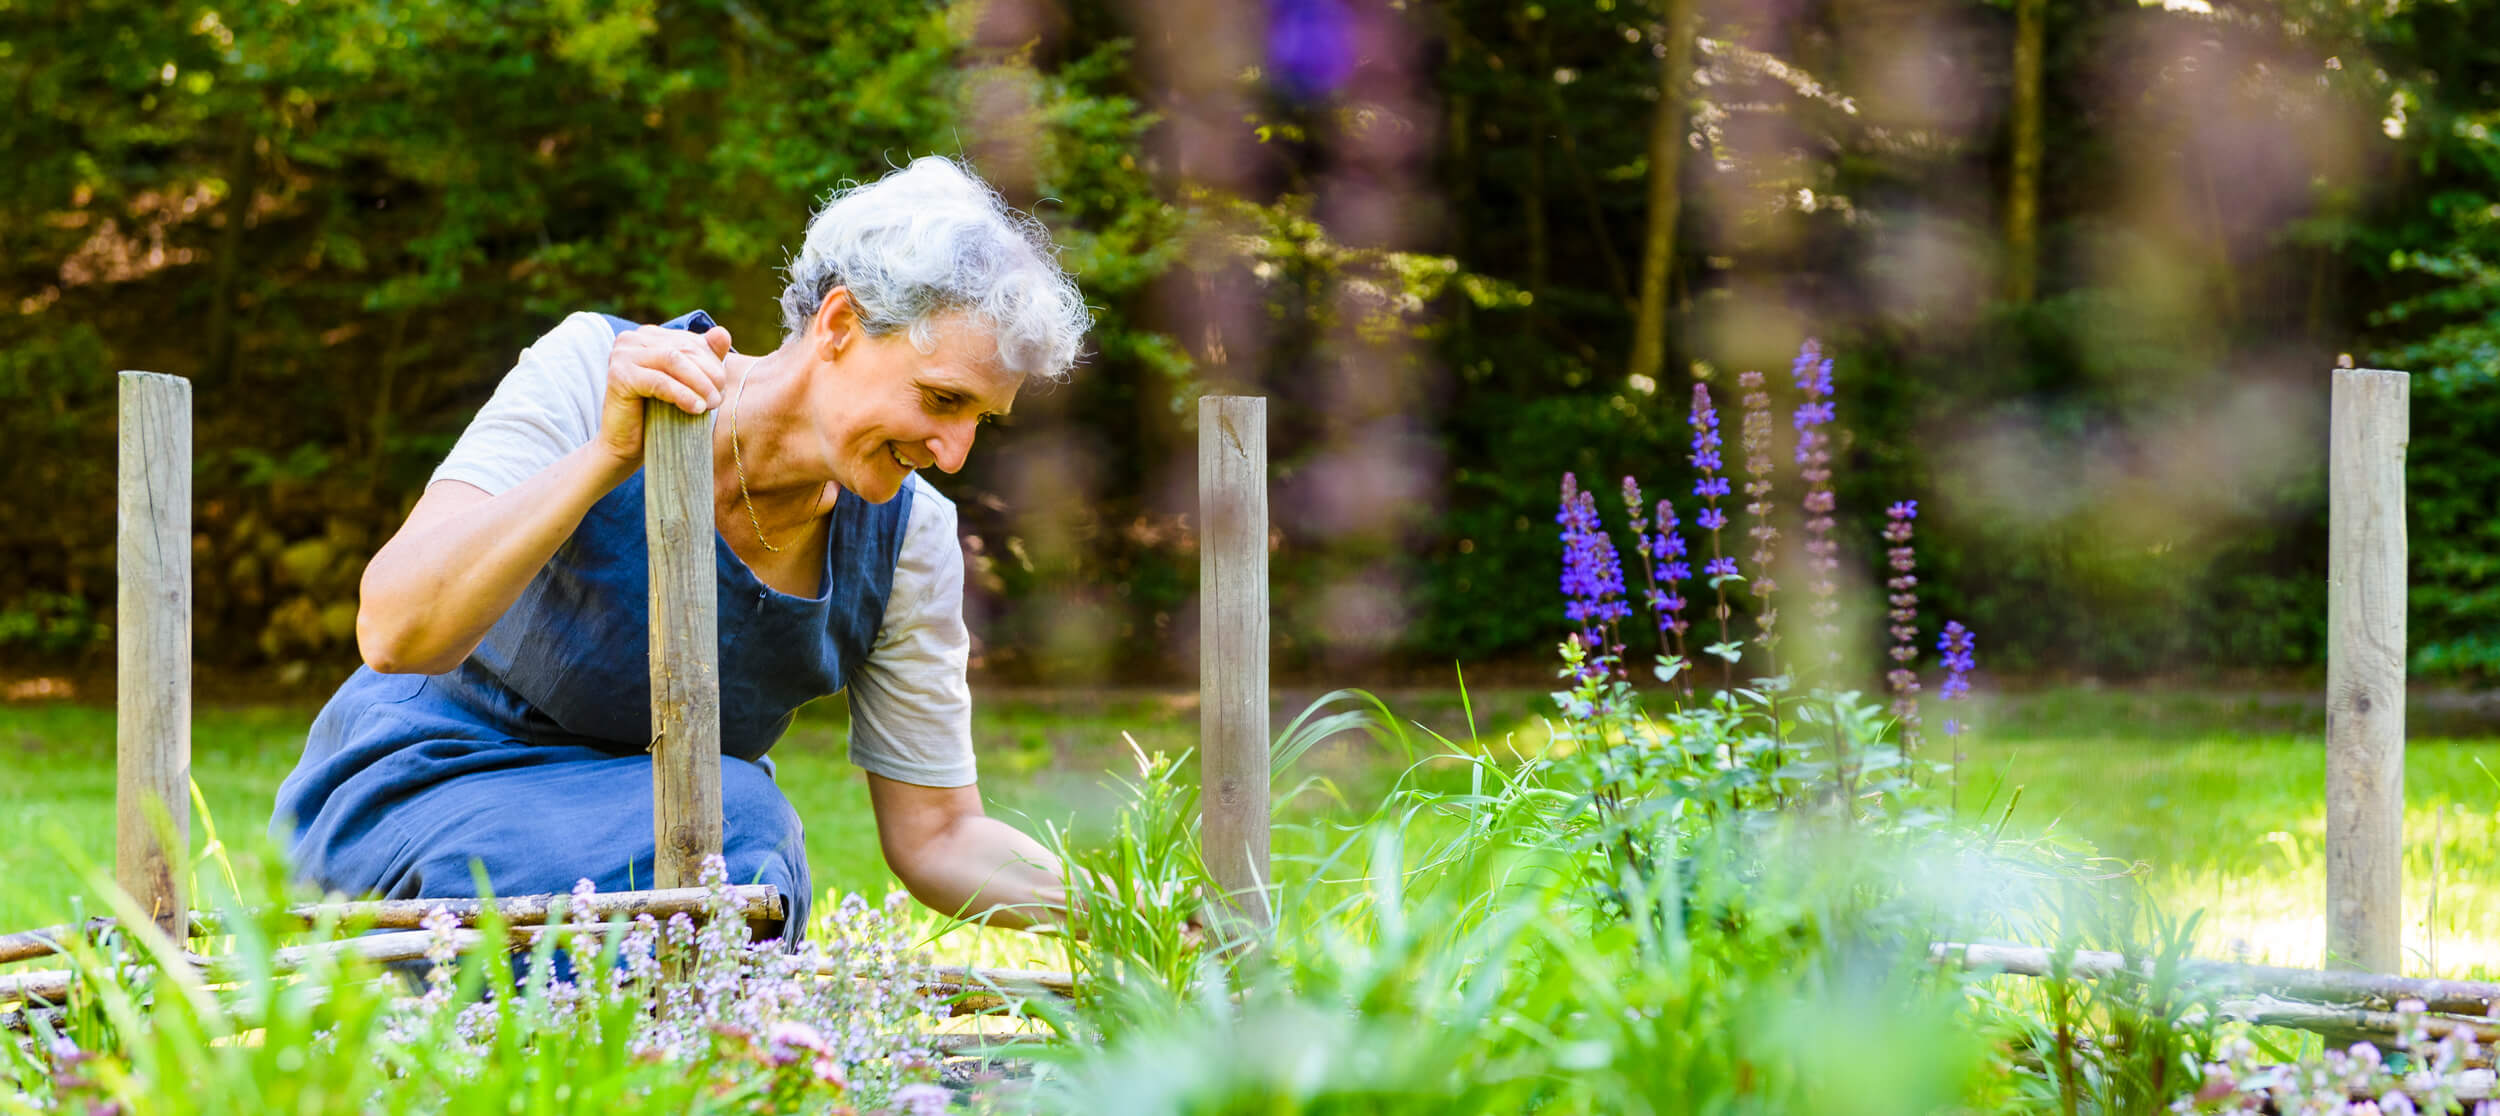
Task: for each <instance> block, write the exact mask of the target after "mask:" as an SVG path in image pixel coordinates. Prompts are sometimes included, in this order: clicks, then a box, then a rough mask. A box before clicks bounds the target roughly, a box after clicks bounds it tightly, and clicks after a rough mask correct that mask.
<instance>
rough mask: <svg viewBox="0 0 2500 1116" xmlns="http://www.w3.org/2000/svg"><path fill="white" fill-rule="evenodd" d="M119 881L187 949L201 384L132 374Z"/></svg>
mask: <svg viewBox="0 0 2500 1116" xmlns="http://www.w3.org/2000/svg"><path fill="white" fill-rule="evenodd" d="M115 511H116V519H117V523H116V532H115V533H116V542H117V545H118V547H119V550H120V557H119V565H120V587H119V593H118V595H117V599H116V607H115V613H114V619H113V627H114V630H115V633H116V637H117V640H116V642H117V645H118V646H117V660H116V675H115V688H116V690H117V692H118V695H119V700H120V706H121V708H120V719H119V722H118V727H117V730H116V732H115V738H116V739H115V748H114V750H115V760H114V762H115V771H116V774H115V778H114V794H113V806H114V842H113V879H114V882H116V883H118V884H120V885H121V889H122V890H123V891H125V892H128V893H129V894H130V897H131V898H132V899H134V900H137V901H138V904H139V906H140V908H141V909H143V910H145V911H147V912H148V914H149V917H150V918H152V919H154V920H155V921H156V923H157V925H159V926H161V927H164V929H165V931H166V933H168V934H170V935H172V936H173V939H174V940H175V941H177V942H179V941H181V940H182V939H183V936H184V934H185V932H186V931H187V929H188V928H187V927H186V926H184V925H183V923H184V921H185V919H186V916H187V914H188V912H189V910H190V905H189V897H188V896H186V895H185V894H184V891H185V889H186V887H187V886H188V884H189V879H188V875H189V873H188V872H187V871H185V869H186V867H187V864H186V862H187V861H188V860H189V859H190V854H191V382H190V381H189V380H185V379H182V378H181V377H178V376H165V375H159V374H157V373H154V372H124V373H122V374H121V474H120V492H119V493H118V496H117V502H116V505H115Z"/></svg>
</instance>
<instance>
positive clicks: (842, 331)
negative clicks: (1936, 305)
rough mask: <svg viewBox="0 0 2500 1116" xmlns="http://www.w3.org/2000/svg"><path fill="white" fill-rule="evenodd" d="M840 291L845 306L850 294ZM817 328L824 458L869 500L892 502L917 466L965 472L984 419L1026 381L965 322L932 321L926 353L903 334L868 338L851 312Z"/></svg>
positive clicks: (820, 321) (838, 478) (840, 479)
mask: <svg viewBox="0 0 2500 1116" xmlns="http://www.w3.org/2000/svg"><path fill="white" fill-rule="evenodd" d="M836 297H837V298H839V299H841V300H842V301H843V302H844V303H845V304H846V306H847V302H848V298H847V292H837V295H836ZM833 301H835V300H834V299H828V300H827V302H828V303H829V304H830V303H832V302H833ZM816 325H817V326H819V327H823V328H819V329H811V330H810V331H809V332H810V340H811V341H812V342H814V354H813V355H815V356H816V357H817V358H818V360H819V361H820V362H822V364H823V365H824V367H821V368H820V369H819V374H818V375H817V376H816V377H814V380H815V389H814V390H813V391H812V392H811V395H812V397H813V402H814V409H815V413H816V414H817V415H818V416H819V419H818V421H817V423H816V431H817V434H818V436H819V437H820V438H822V439H823V442H822V450H823V453H824V455H825V461H826V463H827V464H828V465H829V466H830V471H831V473H832V475H833V480H834V482H835V483H836V484H839V485H841V486H842V487H844V488H847V489H849V490H851V492H852V493H853V494H854V495H857V496H858V497H860V498H861V499H863V500H866V501H868V502H870V503H872V504H882V503H884V502H886V501H888V500H891V499H893V498H894V496H895V494H896V493H898V492H901V491H902V489H903V480H904V478H906V477H908V476H910V475H911V473H912V471H913V470H915V469H924V468H927V467H929V466H931V465H935V466H937V467H938V468H940V469H943V470H945V471H947V472H949V473H952V472H954V471H956V470H958V469H961V468H963V465H964V459H965V458H966V457H968V456H970V455H971V453H972V439H973V434H974V432H975V431H976V430H977V429H978V428H979V427H980V425H981V423H982V421H983V420H985V419H988V418H989V417H991V416H993V415H1003V414H1006V413H1007V411H1008V409H1009V408H1010V407H1013V406H1014V405H1015V401H1016V391H1017V389H1019V388H1021V387H1023V386H1024V377H1023V376H1022V375H1020V374H1018V373H1016V372H1012V371H1008V370H1006V369H1003V368H1001V367H999V364H998V359H997V354H998V346H997V343H996V342H995V341H994V340H993V339H992V338H991V336H990V335H989V332H988V331H987V330H985V329H982V328H980V327H979V326H976V325H971V324H968V323H965V322H963V321H961V320H957V319H940V320H939V321H937V322H936V323H934V325H935V331H934V332H935V333H936V334H937V345H936V347H935V348H934V350H932V351H930V352H927V353H923V352H921V351H920V350H919V349H918V348H915V347H914V346H913V345H912V343H911V338H910V337H909V336H908V335H907V334H906V333H892V334H887V335H886V336H883V337H871V336H869V335H868V334H867V332H866V331H865V330H862V329H860V328H859V326H858V319H857V316H856V315H854V314H851V313H848V312H847V310H845V312H841V313H836V314H833V315H830V316H829V315H826V314H821V313H820V314H819V315H818V316H817V321H816Z"/></svg>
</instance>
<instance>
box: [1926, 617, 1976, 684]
mask: <svg viewBox="0 0 2500 1116" xmlns="http://www.w3.org/2000/svg"><path fill="white" fill-rule="evenodd" d="M1978 644H1979V637H1978V636H1976V635H1974V634H1972V633H1971V630H1970V629H1969V628H1965V627H1963V626H1962V622H1961V621H1959V620H1947V621H1945V625H1944V631H1943V632H1941V633H1938V634H1937V636H1936V650H1937V651H1938V652H1940V653H1941V654H1940V657H1941V658H1942V659H1943V661H1944V685H1942V686H1938V687H1936V698H1937V699H1938V700H1940V701H1952V700H1953V699H1955V698H1958V697H1961V696H1963V695H1965V694H1968V693H1970V672H1971V670H1972V669H1973V668H1975V667H1976V666H1977V665H1978V658H1977V656H1976V654H1975V651H1976V649H1977V647H1978Z"/></svg>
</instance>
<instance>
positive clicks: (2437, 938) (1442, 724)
mask: <svg viewBox="0 0 2500 1116" xmlns="http://www.w3.org/2000/svg"><path fill="white" fill-rule="evenodd" d="M1288 700H1290V701H1292V702H1293V703H1294V704H1292V705H1291V706H1287V707H1284V708H1282V709H1281V710H1280V716H1279V718H1278V720H1277V722H1276V723H1277V725H1278V726H1279V727H1280V728H1281V727H1282V726H1283V725H1284V723H1285V722H1286V720H1288V719H1289V718H1290V716H1291V714H1293V713H1295V712H1298V711H1299V709H1300V704H1301V702H1303V701H1306V700H1307V697H1302V696H1295V697H1292V698H1289V699H1288ZM1280 704H1281V703H1280ZM1389 704H1390V706H1391V708H1392V709H1393V710H1395V711H1396V712H1398V713H1399V714H1401V715H1403V716H1408V717H1414V718H1417V719H1419V720H1422V721H1424V722H1426V723H1428V724H1430V725H1431V726H1432V727H1433V728H1435V729H1436V730H1438V731H1442V732H1445V733H1448V734H1449V735H1451V736H1452V737H1453V738H1457V739H1464V737H1465V724H1466V718H1465V716H1464V714H1463V713H1462V712H1461V707H1460V703H1459V701H1458V698H1457V695H1456V694H1454V693H1410V694H1400V695H1392V696H1391V697H1390V698H1389ZM1541 704H1542V697H1541V695H1538V694H1536V693H1534V692H1530V691H1518V692H1501V693H1494V694H1478V695H1476V698H1475V702H1474V712H1475V714H1476V724H1477V726H1478V727H1479V729H1480V735H1479V739H1480V742H1481V743H1482V744H1483V745H1484V746H1487V747H1497V746H1500V745H1501V743H1502V742H1503V741H1505V740H1507V741H1508V742H1509V744H1510V746H1512V747H1519V748H1534V747H1537V746H1538V745H1539V744H1540V742H1541V741H1542V739H1543V736H1544V727H1543V722H1542V719H1541V717H1540V715H1539V706H1540V705H1541ZM311 715H312V710H311V709H309V708H304V707H294V706H260V707H248V708H232V709H229V708H215V707H202V708H200V709H199V710H197V712H196V714H195V718H194V729H193V745H192V747H193V774H194V778H195V779H196V780H197V782H198V783H199V786H200V790H201V793H202V795H203V796H204V798H205V800H206V801H207V803H208V808H209V812H210V818H211V820H213V821H214V822H215V824H216V826H217V830H218V834H219V836H220V837H221V838H223V839H224V841H225V842H226V843H227V844H228V846H229V847H230V849H231V850H232V853H233V855H234V856H235V857H236V858H237V860H238V862H239V863H242V864H244V865H245V866H246V867H247V868H248V864H249V862H251V861H252V860H253V859H254V858H257V857H262V856H265V855H267V853H266V848H265V845H264V844H263V842H262V839H261V837H260V831H261V828H262V826H263V825H264V824H265V822H266V819H267V813H268V808H269V802H270V799H271V797H272V792H273V790H274V788H275V787H276V786H277V783H278V781H279V780H280V779H281V778H283V777H284V775H285V774H286V772H287V770H288V768H289V767H290V766H291V765H292V763H293V760H294V757H295V753H296V749H297V748H298V747H299V745H300V741H301V736H302V732H303V728H304V726H305V725H306V724H308V723H309V722H310V720H311ZM1976 720H1977V721H1978V723H1979V725H1980V727H1979V728H1978V729H1977V730H1976V731H1975V732H1974V733H1973V734H1972V735H1971V736H1969V737H1967V738H1966V740H1967V741H1968V742H1969V746H1970V759H1969V762H1968V764H1967V765H1966V767H1965V771H1966V775H1965V786H1966V788H1967V793H1966V795H1965V796H1964V801H1965V803H1966V808H1971V804H1975V803H1978V802H1982V801H1988V802H1992V803H1993V805H1992V806H1991V810H1992V812H1993V811H1996V810H2002V808H2003V807H2004V804H2005V803H2006V801H2007V799H2008V798H2009V797H2010V796H2011V793H2012V790H2013V788H2016V787H2019V788H2020V799H2019V801H2018V802H2017V803H2016V804H2015V807H2014V810H2013V813H2012V816H2011V818H2010V820H2009V822H2008V826H2007V830H2008V832H2009V833H2018V834H2024V835H2036V834H2041V833H2053V834H2062V835H2067V836H2071V837H2075V838H2079V839H2081V840H2085V841H2088V842H2090V843H2091V844H2093V845H2094V846H2095V847H2097V848H2098V849H2099V850H2100V851H2101V852H2102V853H2103V854H2105V855H2107V856H2110V857H2112V858H2116V859H2117V860H2119V861H2122V862H2128V863H2135V862H2140V863H2141V864H2142V868H2141V871H2142V872H2143V875H2144V878H2145V880H2146V882H2147V884H2148V886H2149V888H2150V890H2151V893H2152V894H2153V896H2154V897H2155V898H2156V899H2157V900H2158V901H2159V902H2161V904H2162V905H2163V906H2164V907H2166V908H2168V909H2170V910H2172V911H2174V912H2182V913H2183V912H2185V911H2187V910H2191V909H2197V908H2202V909H2204V910H2205V912H2206V913H2205V916H2204V921H2203V923H2202V926H2201V928H2200V930H2199V933H2198V935H2197V937H2198V952H2199V953H2200V954H2202V955H2205V956H2209V957H2219V958H2235V957H2239V958H2246V959H2249V960H2262V961H2270V962H2275V963H2282V964H2298V965H2309V964H2315V963H2316V962H2317V960H2318V958H2319V955H2320V952H2321V950H2322V949H2323V945H2324V943H2323V921H2322V917H2321V915H2320V913H2319V912H2320V910H2321V908H2322V906H2323V903H2324V889H2325V882H2324V868H2323V861H2322V855H2321V850H2322V846H2323V834H2324V828H2325V816H2324V808H2323V805H2322V801H2323V798H2322V789H2321V788H2322V785H2323V778H2324V775H2323V751H2322V747H2321V744H2320V734H2321V732H2322V731H2323V716H2322V714H2320V713H2319V712H2318V711H2317V709H2316V708H2315V705H2314V702H2307V701H2303V700H2301V699H2298V698H2295V697H2288V696H2279V697H2266V696H2241V695H2215V694H2208V693H2190V692H2096V691H2083V690H2060V691H2050V692H2044V693H2039V694H2028V695H2017V696H2003V697H1998V698H1996V699H1994V700H1993V701H1991V702H1990V703H1989V705H1988V707H1987V709H1986V712H1985V714H1984V715H1983V716H1980V717H1978V718H1976ZM845 721H846V718H845V715H844V712H843V707H842V705H841V703H840V702H838V701H836V702H827V703H820V704H819V705H818V706H815V707H811V708H810V709H808V710H807V711H805V712H804V713H802V715H801V717H800V719H799V722H798V724H797V726H796V727H795V728H794V729H793V730H792V732H791V735H790V737H789V738H788V739H787V740H785V741H784V742H783V743H782V744H781V745H780V746H779V747H778V748H777V749H776V750H775V752H774V755H775V757H776V759H778V760H779V763H780V777H781V779H782V782H783V786H784V787H785V789H786V790H787V792H788V794H789V795H790V797H791V799H792V801H793V802H794V803H795V804H796V805H797V806H798V808H799V810H800V813H801V815H802V816H803V817H805V818H806V819H807V823H808V855H809V859H810V862H811V864H812V865H813V868H814V872H815V878H816V884H817V886H818V888H819V889H832V890H837V891H860V892H864V893H867V894H869V895H871V896H875V895H880V894H882V893H884V892H886V891H887V890H889V889H891V888H893V887H895V886H896V885H895V883H894V880H893V877H892V875H891V874H890V873H888V872H887V871H886V870H885V867H884V864H883V863H882V861H881V859H880V858H879V856H878V853H877V847H876V836H875V830H874V827H873V825H872V823H871V820H870V817H869V813H868V805H867V793H866V788H865V786H864V784H863V783H862V781H861V776H860V775H859V774H858V772H857V771H856V770H855V769H853V768H851V767H850V765H849V764H848V763H847V762H845V761H844V759H843V757H842V739H843V733H844V730H845ZM2413 724H2414V725H2415V737H2414V739H2413V740H2412V742H2411V743H2410V745H2409V746H2408V751H2407V756H2406V800H2407V803H2408V809H2407V818H2406V838H2407V866H2406V881H2407V894H2406V912H2405V913H2406V947H2407V950H2408V963H2407V968H2408V969H2409V970H2410V971H2412V972H2414V973H2417V974H2421V975H2432V974H2436V975H2442V976H2492V975H2495V974H2500V814H2495V805H2496V804H2500V781H2495V778H2494V775H2493V773H2494V772H2500V727H2494V726H2491V725H2486V724H2478V723H2476V722H2474V721H2472V720H2471V719H2468V718H2461V717H2456V716H2443V715H2439V714H2435V713H2430V712H2417V713H2416V714H2415V716H2414V718H2413ZM1196 732H1197V708H1196V705H1195V702H1194V698H1193V697H1191V696H1189V695H1185V694H1156V693H1114V694H1093V693H1069V694H1009V695H1001V696H996V697H992V698H990V699H988V700H986V701H985V703H984V704H983V706H982V708H981V711H980V713H979V715H978V716H977V717H976V720H975V725H974V739H975V741H976V744H977V746H978V748H979V750H980V756H981V770H982V772H983V789H984V791H985V793H986V794H987V796H988V799H989V802H990V808H991V811H992V812H993V813H996V814H999V815H1001V816H1006V817H1010V818H1014V819H1017V820H1019V822H1020V823H1024V824H1030V825H1034V826H1037V827H1038V826H1039V825H1041V824H1045V823H1051V822H1057V823H1063V824H1064V823H1068V822H1071V821H1073V822H1074V823H1075V824H1077V825H1079V826H1080V827H1081V826H1082V825H1083V824H1084V822H1085V820H1086V819H1088V818H1093V817H1099V816H1101V814H1102V812H1103V811H1104V809H1105V808H1106V807H1107V805H1108V804H1109V803H1110V802H1112V801H1113V793H1114V792H1113V791H1112V790H1110V789H1109V788H1108V787H1107V785H1106V784H1107V782H1108V776H1109V775H1110V774H1111V773H1114V772H1118V771H1121V770H1132V769H1133V762H1134V761H1133V760H1132V759H1130V754H1131V753H1130V748H1129V745H1128V743H1127V741H1126V740H1125V739H1124V738H1123V737H1124V734H1125V735H1126V736H1127V737H1133V738H1134V739H1135V740H1136V742H1137V744H1138V746H1139V747H1140V748H1142V749H1144V750H1146V751H1149V752H1151V751H1163V752H1167V753H1172V754H1178V753H1180V752H1182V751H1184V750H1186V749H1187V748H1189V747H1190V746H1191V744H1192V743H1193V742H1194V740H1195V738H1196ZM112 754H113V718H112V714H111V711H110V710H109V709H103V708H94V707H89V706H86V705H80V704H75V703H68V702H40V703H19V704H7V705H0V785H5V786H8V787H11V788H13V790H12V793H11V795H10V798H9V804H10V807H11V808H10V809H9V810H7V811H5V812H0V930H11V929H22V928H27V927H32V926H35V925H41V924H47V923H51V922H55V921H60V920H62V919H65V918H67V917H68V916H69V915H70V913H71V911H72V909H73V905H74V904H80V903H83V904H84V906H85V908H86V909H89V910H92V909H94V904H93V902H92V900H85V899H82V898H80V897H81V896H82V893H83V889H82V887H81V884H80V880H81V879H82V873H81V866H82V864H87V865H92V864H101V865H102V866H103V868H104V869H105V870H106V871H108V872H109V868H110V863H109V861H110V852H111V848H112V825H113V806H112V798H113V768H112ZM1398 767H1399V761H1397V760H1396V758H1395V757H1392V756H1389V755H1386V754H1383V753H1382V751H1381V750H1380V749H1378V748H1376V747H1374V746H1371V745H1358V744H1353V743H1347V744H1344V745H1341V746H1336V747H1332V748H1323V749H1321V750H1320V751H1318V752H1315V753H1313V754H1312V755H1311V756H1309V757H1306V760H1305V762H1304V763H1303V765H1302V767H1301V770H1302V771H1303V773H1304V775H1306V776H1311V775H1316V776H1320V777H1322V781H1321V782H1320V783H1319V784H1318V786H1317V787H1315V788H1314V789H1310V790H1306V791H1305V792H1304V793H1303V794H1302V795H1301V796H1299V797H1298V798H1297V799H1296V802H1297V807H1296V808H1320V807H1322V806H1324V805H1325V803H1326V802H1327V800H1328V799H1329V797H1330V795H1331V793H1332V792H1333V793H1334V794H1336V795H1340V796H1343V797H1344V798H1345V799H1347V800H1351V801H1364V800H1366V796H1372V795H1376V794H1377V793H1378V791H1379V789H1380V788H1381V787H1383V786H1385V785H1386V783H1387V782H1388V780H1389V779H1390V778H1392V777H1393V776H1394V774H1395V773H1396V771H1397V770H1398ZM193 838H194V842H195V844H204V843H205V841H206V839H207V826H205V825H202V824H199V823H198V822H196V821H195V823H194V826H193ZM1000 938H1001V936H993V935H984V936H980V937H979V938H977V939H976V938H972V937H969V936H967V937H965V938H962V939H959V940H957V941H956V942H954V943H953V947H952V949H950V952H956V953H959V954H969V955H972V956H971V957H969V958H968V959H977V960H1000V959H1012V956H1013V955H1015V954H1018V953H1020V952H1022V950H1021V949H1019V948H1018V946H1017V944H1016V943H1014V942H1013V941H1002V940H1000Z"/></svg>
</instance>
